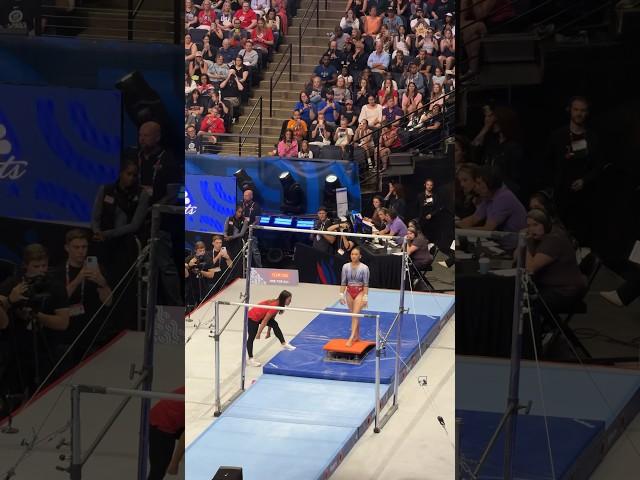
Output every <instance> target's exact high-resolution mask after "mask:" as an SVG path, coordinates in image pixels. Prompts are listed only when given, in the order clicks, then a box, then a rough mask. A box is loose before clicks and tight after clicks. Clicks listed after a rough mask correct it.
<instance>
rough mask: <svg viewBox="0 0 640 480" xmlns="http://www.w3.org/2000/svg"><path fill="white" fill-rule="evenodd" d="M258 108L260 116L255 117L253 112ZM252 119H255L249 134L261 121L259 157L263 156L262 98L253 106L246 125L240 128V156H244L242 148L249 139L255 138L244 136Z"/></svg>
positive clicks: (245, 122)
mask: <svg viewBox="0 0 640 480" xmlns="http://www.w3.org/2000/svg"><path fill="white" fill-rule="evenodd" d="M269 96H271V92H269ZM258 106H259V107H260V110H259V111H258V115H257V116H255V117H254V116H253V112H255V111H256V108H258ZM269 110H271V106H269ZM269 116H271V115H269ZM252 117H253V121H252V122H251V125H250V126H249V129H248V130H247V132H248V133H251V132H252V131H253V127H255V125H256V121H258V120H260V124H259V128H258V157H261V156H262V97H260V98H258V101H257V102H256V103H255V104H254V105H253V108H252V109H251V111H250V112H249V115H248V116H247V119H246V120H245V121H244V123H243V124H242V127H241V128H240V131H239V132H238V156H242V147H243V146H244V144H245V142H246V141H247V138H253V137H251V136H245V135H244V131H245V129H246V128H247V124H248V123H249V120H251V118H252Z"/></svg>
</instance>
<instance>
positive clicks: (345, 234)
mask: <svg viewBox="0 0 640 480" xmlns="http://www.w3.org/2000/svg"><path fill="white" fill-rule="evenodd" d="M252 228H254V229H258V230H275V231H277V232H292V233H308V234H309V235H335V236H336V237H356V238H384V239H388V240H393V239H396V238H398V235H371V234H368V233H348V232H329V231H327V230H306V229H304V228H289V227H269V226H265V225H253V226H252Z"/></svg>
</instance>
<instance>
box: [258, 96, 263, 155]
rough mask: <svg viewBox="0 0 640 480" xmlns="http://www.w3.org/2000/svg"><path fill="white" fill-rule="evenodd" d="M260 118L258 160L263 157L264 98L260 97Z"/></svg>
mask: <svg viewBox="0 0 640 480" xmlns="http://www.w3.org/2000/svg"><path fill="white" fill-rule="evenodd" d="M258 115H259V117H260V127H259V128H258V131H259V136H258V158H259V157H262V97H260V113H259V114H258Z"/></svg>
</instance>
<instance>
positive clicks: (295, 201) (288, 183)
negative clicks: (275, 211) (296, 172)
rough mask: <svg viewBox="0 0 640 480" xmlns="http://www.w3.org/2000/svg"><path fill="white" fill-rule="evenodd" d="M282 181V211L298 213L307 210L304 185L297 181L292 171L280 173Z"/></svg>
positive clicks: (291, 213)
mask: <svg viewBox="0 0 640 480" xmlns="http://www.w3.org/2000/svg"><path fill="white" fill-rule="evenodd" d="M280 183H281V184H282V205H280V210H281V211H282V213H287V214H290V215H296V214H300V213H304V211H305V203H306V202H305V197H304V192H303V191H302V187H301V186H300V184H299V183H298V182H296V181H295V179H294V178H293V175H291V172H286V171H285V172H282V173H281V174H280Z"/></svg>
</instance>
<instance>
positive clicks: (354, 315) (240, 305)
mask: <svg viewBox="0 0 640 480" xmlns="http://www.w3.org/2000/svg"><path fill="white" fill-rule="evenodd" d="M216 303H219V304H220V305H236V306H239V307H258V308H263V309H265V310H282V311H287V310H292V311H294V312H309V313H326V314H329V315H336V316H339V317H358V318H363V317H366V318H376V317H377V316H378V315H377V314H373V313H349V312H332V311H327V310H316V309H314V308H298V307H276V306H271V305H260V304H257V303H242V302H227V301H224V300H218V301H217V302H216Z"/></svg>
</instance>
